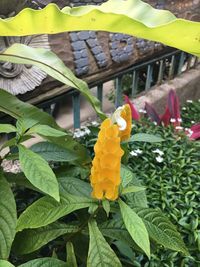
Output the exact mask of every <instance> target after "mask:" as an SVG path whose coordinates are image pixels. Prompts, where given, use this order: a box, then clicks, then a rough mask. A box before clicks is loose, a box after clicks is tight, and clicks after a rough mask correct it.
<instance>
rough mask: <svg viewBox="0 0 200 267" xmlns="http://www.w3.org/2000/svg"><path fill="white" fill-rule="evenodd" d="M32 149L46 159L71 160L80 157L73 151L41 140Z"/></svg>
mask: <svg viewBox="0 0 200 267" xmlns="http://www.w3.org/2000/svg"><path fill="white" fill-rule="evenodd" d="M30 149H31V150H32V151H33V152H34V153H37V154H38V155H40V156H41V157H42V158H43V159H45V160H46V161H58V162H69V161H74V160H76V159H78V156H77V155H76V154H75V153H73V152H72V151H70V150H67V149H65V148H63V147H61V146H58V145H56V144H52V143H50V142H39V143H37V144H35V145H33V146H32V147H31V148H30Z"/></svg>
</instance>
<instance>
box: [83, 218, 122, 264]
mask: <svg viewBox="0 0 200 267" xmlns="http://www.w3.org/2000/svg"><path fill="white" fill-rule="evenodd" d="M88 225H89V234H90V243H89V251H88V259H87V267H107V266H109V267H122V265H121V263H120V261H119V259H118V258H117V256H116V255H115V253H114V251H113V250H112V249H111V247H110V246H109V244H108V243H107V242H106V240H105V238H104V237H103V235H102V233H101V232H100V231H99V228H98V227H97V223H96V221H94V220H91V221H89V223H88Z"/></svg>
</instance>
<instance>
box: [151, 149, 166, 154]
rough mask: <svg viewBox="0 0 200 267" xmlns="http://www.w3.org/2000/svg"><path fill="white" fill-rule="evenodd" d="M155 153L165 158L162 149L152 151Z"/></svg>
mask: <svg viewBox="0 0 200 267" xmlns="http://www.w3.org/2000/svg"><path fill="white" fill-rule="evenodd" d="M152 152H153V153H156V154H159V156H163V155H164V152H163V151H161V150H160V149H158V148H157V149H155V150H153V151H152Z"/></svg>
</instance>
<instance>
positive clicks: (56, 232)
mask: <svg viewBox="0 0 200 267" xmlns="http://www.w3.org/2000/svg"><path fill="white" fill-rule="evenodd" d="M78 230H79V226H78V225H70V224H64V223H58V222H56V223H52V224H50V225H48V226H44V227H41V228H38V229H27V230H24V231H22V232H18V233H17V235H16V237H15V240H14V243H13V247H12V249H13V251H14V252H15V253H17V254H20V255H23V254H28V253H31V252H33V251H35V250H37V249H39V248H41V247H42V246H44V245H46V244H47V243H48V242H50V241H52V240H54V239H56V238H57V237H59V236H61V235H64V234H68V233H76V232H77V231H78Z"/></svg>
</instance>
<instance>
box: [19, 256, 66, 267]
mask: <svg viewBox="0 0 200 267" xmlns="http://www.w3.org/2000/svg"><path fill="white" fill-rule="evenodd" d="M18 267H66V262H64V261H61V260H58V259H55V258H41V259H36V260H32V261H29V262H26V263H24V264H22V265H19V266H18Z"/></svg>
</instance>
